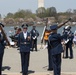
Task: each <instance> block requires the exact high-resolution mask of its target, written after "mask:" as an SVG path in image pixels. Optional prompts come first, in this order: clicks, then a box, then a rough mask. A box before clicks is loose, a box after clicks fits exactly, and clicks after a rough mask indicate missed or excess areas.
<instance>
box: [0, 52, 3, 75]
mask: <svg viewBox="0 0 76 75" xmlns="http://www.w3.org/2000/svg"><path fill="white" fill-rule="evenodd" d="M3 54H4V53H0V75H2V60H3Z"/></svg>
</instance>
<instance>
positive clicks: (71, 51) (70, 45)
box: [66, 43, 73, 58]
mask: <svg viewBox="0 0 76 75" xmlns="http://www.w3.org/2000/svg"><path fill="white" fill-rule="evenodd" d="M68 48H69V50H70V58H73V50H72V43H68V44H66V57H67V58H68Z"/></svg>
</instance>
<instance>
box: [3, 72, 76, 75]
mask: <svg viewBox="0 0 76 75" xmlns="http://www.w3.org/2000/svg"><path fill="white" fill-rule="evenodd" d="M2 75H22V74H20V73H4V74H2ZM28 75H53V73H50V72H48V73H47V72H44V73H42V72H40V73H31V74H28ZM61 75H76V73H61Z"/></svg>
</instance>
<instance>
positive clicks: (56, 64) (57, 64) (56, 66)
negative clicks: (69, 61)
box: [52, 54, 61, 75]
mask: <svg viewBox="0 0 76 75" xmlns="http://www.w3.org/2000/svg"><path fill="white" fill-rule="evenodd" d="M52 60H53V70H54V75H61V54H56V55H52Z"/></svg>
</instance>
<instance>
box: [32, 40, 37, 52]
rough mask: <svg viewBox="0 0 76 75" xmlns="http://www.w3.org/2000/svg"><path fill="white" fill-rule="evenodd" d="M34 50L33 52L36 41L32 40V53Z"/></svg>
mask: <svg viewBox="0 0 76 75" xmlns="http://www.w3.org/2000/svg"><path fill="white" fill-rule="evenodd" d="M34 48H35V51H37V39H35V40H32V51H33V49H34Z"/></svg>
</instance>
